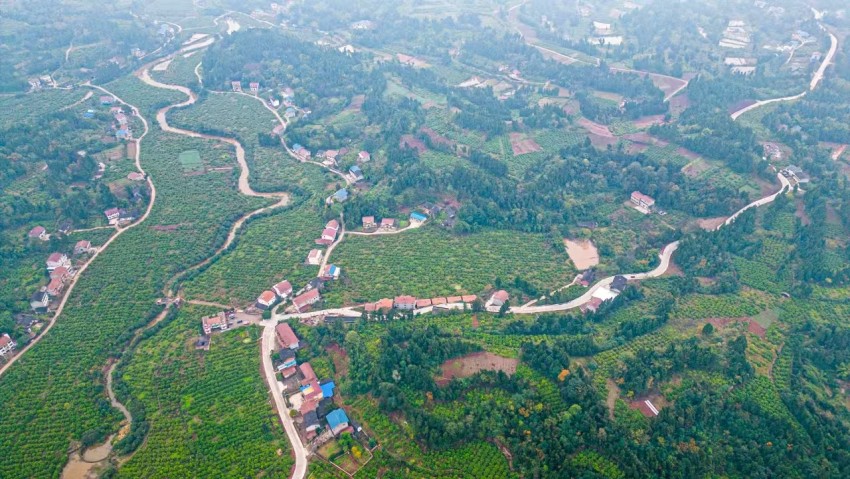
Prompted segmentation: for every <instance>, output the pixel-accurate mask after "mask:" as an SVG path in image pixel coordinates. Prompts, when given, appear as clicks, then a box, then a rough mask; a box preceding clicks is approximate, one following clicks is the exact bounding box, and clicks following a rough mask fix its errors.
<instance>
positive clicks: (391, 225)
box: [381, 218, 396, 231]
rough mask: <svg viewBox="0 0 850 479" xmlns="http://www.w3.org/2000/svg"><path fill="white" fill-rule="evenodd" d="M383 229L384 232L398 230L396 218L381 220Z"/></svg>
mask: <svg viewBox="0 0 850 479" xmlns="http://www.w3.org/2000/svg"><path fill="white" fill-rule="evenodd" d="M381 229H382V230H384V231H393V230H395V229H396V223H395V218H383V219H382V220H381Z"/></svg>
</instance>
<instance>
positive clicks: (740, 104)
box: [727, 100, 756, 115]
mask: <svg viewBox="0 0 850 479" xmlns="http://www.w3.org/2000/svg"><path fill="white" fill-rule="evenodd" d="M755 102H756V101H755V100H741V101H739V102H738V103H734V104H732V105H729V108H727V111H728V112H729V114H730V115H731V114H732V113H735V112H736V111H738V110H740V109H742V108H746V107H748V106H750V105H752V104H754V103H755Z"/></svg>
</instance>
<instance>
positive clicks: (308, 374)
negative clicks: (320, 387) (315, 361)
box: [298, 362, 317, 386]
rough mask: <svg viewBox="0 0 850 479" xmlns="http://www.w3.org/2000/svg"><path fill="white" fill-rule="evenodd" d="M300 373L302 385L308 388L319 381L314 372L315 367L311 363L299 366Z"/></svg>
mask: <svg viewBox="0 0 850 479" xmlns="http://www.w3.org/2000/svg"><path fill="white" fill-rule="evenodd" d="M298 372H300V373H301V378H302V379H301V385H302V386H306V385H307V384H310V383H311V382H313V381H317V378H316V373H315V372H314V371H313V366H312V365H311V364H310V363H309V362H306V363H301V364H300V365H299V366H298Z"/></svg>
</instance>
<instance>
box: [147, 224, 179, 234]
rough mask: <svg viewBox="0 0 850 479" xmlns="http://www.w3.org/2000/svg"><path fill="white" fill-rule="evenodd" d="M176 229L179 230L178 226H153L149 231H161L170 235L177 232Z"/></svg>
mask: <svg viewBox="0 0 850 479" xmlns="http://www.w3.org/2000/svg"><path fill="white" fill-rule="evenodd" d="M177 228H180V225H179V224H177V225H154V226H151V229H152V230H154V231H162V232H166V233H171V232H174V231H177Z"/></svg>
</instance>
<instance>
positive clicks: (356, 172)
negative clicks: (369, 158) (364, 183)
mask: <svg viewBox="0 0 850 479" xmlns="http://www.w3.org/2000/svg"><path fill="white" fill-rule="evenodd" d="M348 173H349V174H350V175H351V178H352V179H354V181H361V180H363V178H364V176H363V170H361V169H360V167H359V166H357V165H353V166H352V167H351V168H349V169H348Z"/></svg>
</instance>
